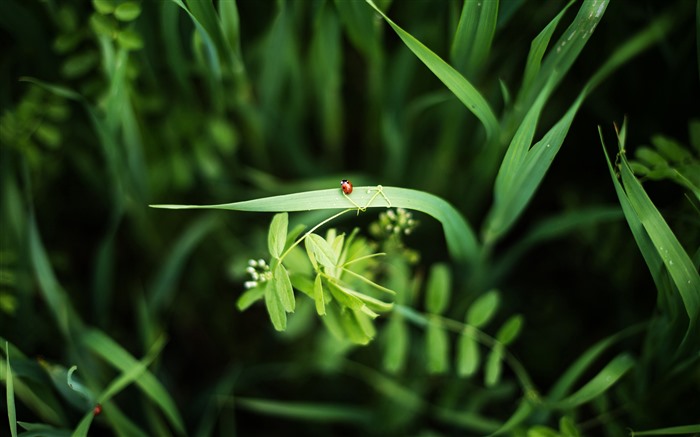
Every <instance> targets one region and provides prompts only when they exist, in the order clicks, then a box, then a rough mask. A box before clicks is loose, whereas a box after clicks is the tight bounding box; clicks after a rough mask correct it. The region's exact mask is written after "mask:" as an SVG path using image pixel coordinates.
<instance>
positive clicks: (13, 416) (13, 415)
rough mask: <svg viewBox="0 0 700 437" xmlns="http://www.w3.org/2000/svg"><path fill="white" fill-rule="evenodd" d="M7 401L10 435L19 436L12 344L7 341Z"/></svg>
mask: <svg viewBox="0 0 700 437" xmlns="http://www.w3.org/2000/svg"><path fill="white" fill-rule="evenodd" d="M5 401H6V402H7V420H8V421H9V425H10V435H11V436H12V437H17V410H16V409H15V388H14V384H13V381H12V367H11V366H10V345H9V343H8V342H7V341H6V342H5Z"/></svg>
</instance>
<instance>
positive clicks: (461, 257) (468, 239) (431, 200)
mask: <svg viewBox="0 0 700 437" xmlns="http://www.w3.org/2000/svg"><path fill="white" fill-rule="evenodd" d="M376 190H377V187H376V186H374V187H368V186H365V187H355V189H354V191H353V193H352V199H353V200H354V201H355V202H356V203H357V204H358V205H367V203H368V202H370V201H371V204H370V205H368V208H379V207H388V206H391V207H394V208H405V209H412V210H416V211H421V212H424V213H426V214H428V215H430V216H432V217H433V218H435V219H437V220H438V221H439V222H440V223H442V227H443V231H444V232H445V241H446V242H447V247H448V249H449V251H450V255H452V257H453V258H454V259H455V260H456V261H459V262H462V263H473V262H474V261H475V260H476V259H477V257H478V254H479V246H478V242H477V240H476V236H475V235H474V232H473V231H472V229H471V227H470V226H469V224H468V223H467V222H466V221H465V220H464V217H462V215H461V214H460V213H459V212H458V211H457V210H456V209H455V208H454V207H453V206H452V205H450V204H449V203H448V202H446V201H445V200H443V199H441V198H439V197H437V196H434V195H432V194H429V193H426V192H423V191H417V190H410V189H407V188H397V187H382V192H383V193H384V194H385V195H386V197H387V198H388V199H389V200H390V201H391V205H389V204H388V203H386V200H385V199H384V198H382V196H376ZM151 207H153V208H166V209H226V210H233V211H251V212H253V211H255V212H284V211H289V212H292V211H311V210H319V209H344V208H353V207H354V205H353V204H352V203H351V202H350V201H349V200H348V199H346V198H345V197H344V196H343V195H342V194H341V191H340V190H339V189H327V190H316V191H306V192H302V193H294V194H286V195H282V196H272V197H264V198H260V199H254V200H247V201H242V202H234V203H224V204H218V205H151Z"/></svg>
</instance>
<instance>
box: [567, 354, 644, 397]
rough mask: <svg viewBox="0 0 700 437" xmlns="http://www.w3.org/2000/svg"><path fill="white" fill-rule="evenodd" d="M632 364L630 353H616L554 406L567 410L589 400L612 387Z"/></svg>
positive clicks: (633, 361)
mask: <svg viewBox="0 0 700 437" xmlns="http://www.w3.org/2000/svg"><path fill="white" fill-rule="evenodd" d="M634 364H635V360H634V358H632V356H631V355H628V354H621V355H618V356H617V357H615V358H613V359H612V361H610V363H608V365H607V366H605V367H604V368H603V370H601V371H600V372H599V373H598V374H597V375H596V376H594V377H593V379H591V380H590V381H589V382H588V383H586V384H585V385H584V386H583V387H581V388H580V389H579V390H578V391H576V392H575V393H574V394H572V395H571V396H569V397H567V398H565V399H563V400H561V401H559V402H557V403H555V404H554V406H555V407H556V408H560V409H564V410H568V409H571V408H575V407H578V406H579V405H581V404H584V403H586V402H589V401H591V400H592V399H593V398H595V397H597V396H600V395H601V394H603V393H605V392H606V391H607V390H608V389H609V388H610V387H612V386H613V385H614V384H615V383H616V382H617V381H618V380H619V379H620V378H622V377H623V376H624V375H625V374H626V373H627V372H628V371H630V370H631V369H632V367H633V366H634Z"/></svg>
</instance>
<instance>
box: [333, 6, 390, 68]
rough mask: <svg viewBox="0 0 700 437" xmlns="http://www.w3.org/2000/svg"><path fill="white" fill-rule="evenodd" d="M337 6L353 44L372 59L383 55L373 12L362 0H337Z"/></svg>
mask: <svg viewBox="0 0 700 437" xmlns="http://www.w3.org/2000/svg"><path fill="white" fill-rule="evenodd" d="M335 7H336V9H337V10H338V15H339V16H340V20H341V21H342V23H343V26H344V27H345V32H346V33H347V35H348V38H349V39H350V42H351V43H352V45H353V46H354V47H355V48H356V49H357V50H358V51H360V52H361V53H364V55H365V56H367V57H368V58H370V59H375V60H376V59H377V57H379V56H381V53H382V52H381V49H380V46H379V39H378V37H377V27H376V26H375V22H374V17H373V15H372V12H371V11H370V10H369V9H367V7H365V5H364V4H362V2H361V1H347V0H335Z"/></svg>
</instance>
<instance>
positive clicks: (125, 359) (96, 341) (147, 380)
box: [81, 329, 186, 435]
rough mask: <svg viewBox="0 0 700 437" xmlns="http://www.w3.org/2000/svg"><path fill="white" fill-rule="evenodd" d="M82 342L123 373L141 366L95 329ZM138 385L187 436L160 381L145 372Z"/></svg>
mask: <svg viewBox="0 0 700 437" xmlns="http://www.w3.org/2000/svg"><path fill="white" fill-rule="evenodd" d="M81 342H82V343H83V344H84V345H85V346H87V348H88V349H90V350H91V351H92V352H93V353H95V354H96V355H98V356H100V357H102V358H103V359H104V360H105V361H107V362H108V363H109V364H111V365H112V366H114V367H115V368H116V369H119V370H121V371H122V372H125V373H128V372H131V371H132V370H133V368H134V367H139V366H140V365H139V362H138V360H136V359H135V358H134V357H133V356H131V354H130V353H129V352H127V351H126V350H125V349H124V348H122V347H121V346H120V345H119V344H117V343H116V342H115V341H114V340H112V339H111V338H110V337H108V336H107V335H105V334H104V333H102V332H101V331H98V330H95V329H88V330H85V331H84V332H83V334H82V336H81ZM139 368H140V367H139ZM136 384H137V385H138V387H139V388H140V389H141V390H142V391H143V393H144V394H145V395H146V396H148V397H149V398H150V399H151V400H152V401H153V402H154V403H155V404H156V405H158V407H160V409H161V411H162V412H163V413H164V414H165V417H167V418H168V421H169V422H170V424H171V425H172V426H173V428H174V429H175V431H176V432H177V434H179V435H185V434H186V433H185V426H184V422H183V421H182V417H181V416H180V413H179V412H178V410H177V407H176V406H175V402H174V401H173V399H172V398H171V397H170V395H169V394H168V392H167V391H166V389H165V388H164V387H163V385H162V384H161V383H160V382H159V381H158V379H156V377H155V376H153V374H152V373H151V372H149V371H148V370H145V371H144V372H143V374H141V376H140V377H139V379H138V380H136Z"/></svg>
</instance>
